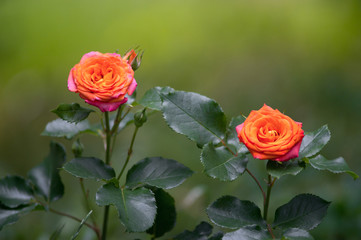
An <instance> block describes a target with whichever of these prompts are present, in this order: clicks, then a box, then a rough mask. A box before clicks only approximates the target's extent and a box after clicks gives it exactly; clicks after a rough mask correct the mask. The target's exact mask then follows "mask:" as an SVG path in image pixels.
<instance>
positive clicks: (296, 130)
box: [236, 104, 304, 162]
mask: <svg viewBox="0 0 361 240" xmlns="http://www.w3.org/2000/svg"><path fill="white" fill-rule="evenodd" d="M301 128H302V123H299V122H295V121H293V120H292V119H291V118H290V117H288V116H286V115H284V114H282V113H281V112H280V111H278V110H277V109H276V110H273V109H272V108H271V107H269V106H267V105H266V104H265V105H264V106H263V107H262V108H261V109H260V110H258V111H252V112H251V113H250V114H249V116H248V117H247V119H246V121H244V123H242V124H240V125H238V126H237V127H236V131H237V134H238V138H239V140H240V141H241V142H242V143H244V144H245V145H246V147H247V148H248V150H249V151H250V153H251V154H252V155H253V157H254V158H257V159H261V160H265V159H269V160H274V161H281V162H282V161H287V160H289V159H292V158H297V157H298V152H299V151H300V146H301V142H302V139H303V137H304V132H303V130H302V129H301Z"/></svg>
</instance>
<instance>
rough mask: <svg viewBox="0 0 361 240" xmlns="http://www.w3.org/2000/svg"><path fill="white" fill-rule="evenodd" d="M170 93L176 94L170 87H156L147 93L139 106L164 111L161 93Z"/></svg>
mask: <svg viewBox="0 0 361 240" xmlns="http://www.w3.org/2000/svg"><path fill="white" fill-rule="evenodd" d="M170 92H174V89H173V88H170V87H155V88H151V89H149V90H148V91H146V92H145V94H144V96H143V97H142V99H141V100H140V101H139V104H141V105H143V106H144V107H147V108H150V109H153V110H156V111H161V110H162V99H161V97H160V93H162V94H168V93H170Z"/></svg>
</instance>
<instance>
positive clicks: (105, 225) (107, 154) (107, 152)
mask: <svg viewBox="0 0 361 240" xmlns="http://www.w3.org/2000/svg"><path fill="white" fill-rule="evenodd" d="M104 117H105V135H106V143H105V163H106V164H108V165H109V163H110V151H111V149H110V142H111V138H112V134H111V130H110V123H109V113H108V112H104ZM108 216H109V205H108V206H105V208H104V218H103V230H102V240H105V239H106V235H107V228H108Z"/></svg>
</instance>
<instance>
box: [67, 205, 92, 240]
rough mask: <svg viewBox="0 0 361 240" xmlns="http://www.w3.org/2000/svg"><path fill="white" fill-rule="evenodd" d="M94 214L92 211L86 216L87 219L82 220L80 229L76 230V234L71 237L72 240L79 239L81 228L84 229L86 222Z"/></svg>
mask: <svg viewBox="0 0 361 240" xmlns="http://www.w3.org/2000/svg"><path fill="white" fill-rule="evenodd" d="M92 212H93V210H90V212H89V213H88V214H87V215H86V216H85V218H83V219H82V220H81V222H80V225H79V227H78V229H77V230H76V232H75V233H74V235H73V236H72V237H71V240H74V239H76V238H77V237H78V235H79V232H80V230H81V228H82V227H83V225H84V223H85V222H86V220H88V218H89V216H90V214H92Z"/></svg>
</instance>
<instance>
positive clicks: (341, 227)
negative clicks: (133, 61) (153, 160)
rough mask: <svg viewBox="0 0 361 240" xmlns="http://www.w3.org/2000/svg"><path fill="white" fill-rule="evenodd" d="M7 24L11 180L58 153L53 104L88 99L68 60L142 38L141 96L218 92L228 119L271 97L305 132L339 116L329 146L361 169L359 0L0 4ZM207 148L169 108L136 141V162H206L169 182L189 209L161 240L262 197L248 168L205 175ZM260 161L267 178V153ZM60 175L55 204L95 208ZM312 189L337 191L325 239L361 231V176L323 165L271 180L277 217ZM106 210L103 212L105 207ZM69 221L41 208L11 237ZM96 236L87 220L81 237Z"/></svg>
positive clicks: (321, 231) (6, 141)
mask: <svg viewBox="0 0 361 240" xmlns="http://www.w3.org/2000/svg"><path fill="white" fill-rule="evenodd" d="M0 29H1V31H0V72H1V74H0V111H1V117H0V153H1V154H0V177H4V176H5V175H7V174H18V175H22V176H26V173H27V171H28V170H30V168H32V167H33V166H34V165H36V164H38V163H39V162H41V161H42V159H43V158H44V157H45V156H46V155H47V152H48V148H49V140H50V138H48V137H42V136H40V133H41V132H42V131H43V129H44V127H45V125H46V123H47V122H48V121H51V120H53V119H55V115H54V114H52V113H50V112H49V111H50V110H51V109H54V108H55V107H56V106H57V105H58V104H59V103H71V102H79V103H81V104H82V105H83V106H86V104H85V103H84V102H83V101H82V99H80V98H79V97H78V96H77V94H74V93H71V92H69V91H68V90H67V77H68V74H69V70H70V69H71V67H72V66H73V65H74V64H76V63H78V61H79V60H80V58H81V56H82V55H83V54H84V53H87V52H89V51H100V52H114V51H115V50H117V49H119V50H120V52H121V53H123V52H125V51H126V50H127V49H129V48H132V47H135V46H137V45H140V46H141V48H142V49H145V54H144V59H143V62H142V67H141V68H140V70H138V71H137V72H136V75H135V76H136V79H137V82H138V90H137V91H138V92H137V95H138V98H140V97H141V96H143V94H144V93H145V91H146V90H147V89H149V88H151V87H154V86H171V87H173V88H175V89H177V90H185V91H192V92H198V93H200V94H203V95H206V96H208V97H210V98H213V99H215V100H216V101H217V102H218V103H219V104H220V105H221V106H222V108H223V110H224V111H225V113H226V114H227V116H228V117H229V119H230V118H231V117H232V116H236V115H238V114H240V113H242V114H244V115H248V113H249V112H250V111H251V110H252V109H259V108H260V107H261V106H262V105H263V103H267V105H269V106H272V107H274V108H278V109H279V110H281V111H284V112H285V113H286V114H287V115H289V116H291V117H292V118H293V119H295V120H296V121H300V122H303V128H304V129H305V131H313V130H316V129H317V128H319V127H321V126H322V125H324V124H326V123H328V125H329V128H330V130H331V132H332V139H331V142H330V143H329V144H328V145H327V146H326V148H325V149H324V150H323V155H325V156H326V157H328V158H329V159H333V158H336V157H338V156H343V157H344V158H345V159H346V161H347V162H348V164H349V166H350V167H351V168H352V169H353V170H354V171H355V172H356V173H358V174H359V175H360V174H361V161H360V157H359V156H360V155H361V147H360V144H361V127H360V122H361V1H360V0H342V1H340V0H303V1H298V0H272V1H269V0H253V1H250V0H249V1H245V0H228V1H214V0H208V1H205V0H203V1H202V0H183V1H176V0H168V1H159V0H153V1H149V0H132V1H121V0H101V1H100V0H98V1H95V0H78V1H74V0H50V1H49V0H47V1H46V0H32V1H29V0H1V1H0ZM95 119H96V117H95V116H94V117H93V120H95ZM132 131H133V129H132V127H131V128H129V129H127V130H125V131H124V132H123V133H122V135H121V136H120V137H119V138H118V142H117V143H118V149H117V150H116V152H115V154H114V157H113V165H114V167H119V166H120V165H121V163H122V162H123V161H124V159H125V157H126V150H127V148H128V146H129V141H130V137H131V134H132ZM81 140H82V141H83V143H84V144H85V145H86V150H85V154H84V155H87V156H97V157H100V158H103V155H104V152H103V149H102V146H101V141H100V140H99V139H97V138H96V137H93V136H83V137H82V138H81ZM60 142H62V143H64V145H65V146H66V147H69V146H70V143H69V141H66V140H63V139H61V140H60ZM199 155H200V150H199V149H197V147H196V146H195V144H194V143H192V142H190V141H189V140H187V139H186V138H185V137H184V136H180V135H177V134H175V133H174V132H172V131H171V130H170V129H169V128H168V126H167V125H166V123H165V122H164V121H163V119H162V117H161V115H160V114H156V115H154V116H152V117H150V119H149V121H148V122H147V124H146V125H145V126H144V127H143V128H142V129H141V131H140V132H139V135H138V137H137V139H136V146H135V149H134V155H133V157H132V161H131V164H130V166H131V165H132V164H133V163H134V162H136V161H138V160H140V159H142V158H144V157H147V156H163V157H168V158H173V159H176V160H177V161H180V162H181V163H183V164H185V165H187V166H189V167H190V168H191V169H192V170H194V171H196V173H195V174H194V175H193V176H192V177H191V178H190V179H188V180H187V181H186V182H185V183H184V184H183V185H181V186H180V187H178V188H176V189H173V190H170V191H169V192H170V193H171V194H172V195H173V196H174V197H175V198H176V205H177V209H178V218H177V225H176V227H175V229H174V230H173V231H172V232H171V233H169V234H167V235H166V236H165V237H164V239H166V238H167V237H171V236H174V235H175V234H177V233H179V232H181V231H183V230H184V229H193V228H194V227H195V225H196V224H197V223H199V222H200V221H201V220H205V221H207V220H208V219H207V216H206V214H205V211H204V208H205V207H206V206H208V205H209V204H210V203H211V202H213V201H214V200H216V199H217V198H219V197H221V196H222V195H225V194H231V195H235V196H237V197H239V198H240V199H244V200H251V201H254V202H256V203H257V204H259V205H261V204H262V203H261V195H260V193H259V192H258V189H257V186H256V185H255V184H254V183H253V182H252V181H251V179H250V178H249V176H247V175H244V176H241V177H240V178H238V179H237V180H236V181H234V182H231V183H224V182H220V181H218V180H214V179H211V178H209V177H207V176H205V174H203V173H202V169H203V168H202V165H201V163H200V160H199ZM71 157H72V156H71V154H70V152H69V157H68V159H70V158H71ZM249 167H250V169H253V171H254V172H255V173H256V175H257V176H258V177H260V178H263V177H265V176H266V175H265V171H264V168H265V162H263V161H257V162H250V164H249ZM62 177H63V179H64V183H65V187H66V190H65V191H66V195H65V197H64V198H63V199H61V200H59V201H58V202H56V203H55V204H54V208H57V209H60V210H63V211H65V212H69V213H74V214H75V215H77V216H79V217H80V218H81V217H84V216H85V215H86V213H85V211H84V210H83V209H82V205H81V202H80V200H79V198H78V197H77V196H78V195H79V194H80V187H79V186H78V183H77V182H76V181H75V180H74V178H72V177H71V176H69V174H66V173H64V172H62ZM91 183H92V182H86V184H87V185H88V186H90V184H91ZM98 186H99V184H97V186H94V187H92V188H91V191H90V194H91V196H94V192H95V190H96V189H97V187H98ZM304 192H309V193H313V194H317V195H319V196H321V197H322V198H324V199H326V200H329V201H332V204H331V206H330V208H329V210H328V215H327V216H326V218H325V219H324V221H323V222H322V223H321V225H320V226H319V227H318V228H316V229H314V230H312V231H311V233H312V234H313V236H314V237H315V239H330V240H336V239H337V240H343V239H347V240H348V239H351V240H353V239H355V240H356V239H361V204H360V202H361V185H360V180H357V181H353V180H352V178H351V177H350V176H348V175H346V174H344V175H335V174H331V173H328V172H320V171H316V170H313V169H306V170H305V171H303V172H302V173H301V174H299V175H298V176H297V177H293V176H286V177H284V178H282V179H281V180H280V181H279V182H278V183H277V184H276V186H275V188H274V191H273V196H272V199H271V209H270V211H271V213H272V212H274V210H275V209H276V208H277V207H278V206H279V205H282V204H284V203H286V202H288V201H289V200H290V199H291V198H292V197H293V196H294V195H295V194H297V193H304ZM116 215H117V213H116V212H115V211H113V212H112V220H113V221H112V223H111V228H110V231H112V232H113V234H114V235H113V236H114V237H113V238H112V239H120V238H121V239H126V238H123V237H120V236H122V232H124V228H123V227H122V226H121V224H120V222H119V221H118V220H117V216H116ZM271 215H272V214H271ZM97 216H98V217H99V220H101V216H102V215H101V212H99V213H98V215H97ZM64 224H65V225H64ZM63 225H64V226H65V227H64V230H63V238H64V239H68V238H69V236H71V235H72V234H73V233H74V232H75V229H76V228H77V226H78V223H76V222H73V221H71V220H67V219H64V218H60V217H58V216H54V215H51V214H45V213H42V212H41V213H40V212H39V213H32V214H30V215H28V216H26V217H24V218H22V219H21V220H20V221H19V222H17V223H16V224H14V225H11V226H6V227H5V228H4V229H3V230H2V232H0V239H48V238H49V235H50V234H51V233H52V232H53V231H55V230H56V229H57V228H59V227H61V226H63ZM216 229H218V228H216ZM137 237H138V238H141V239H147V237H146V236H145V235H143V234H131V235H130V238H129V239H134V238H137ZM92 238H93V233H92V232H90V231H87V230H86V229H85V228H84V229H83V232H82V234H81V239H92Z"/></svg>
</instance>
